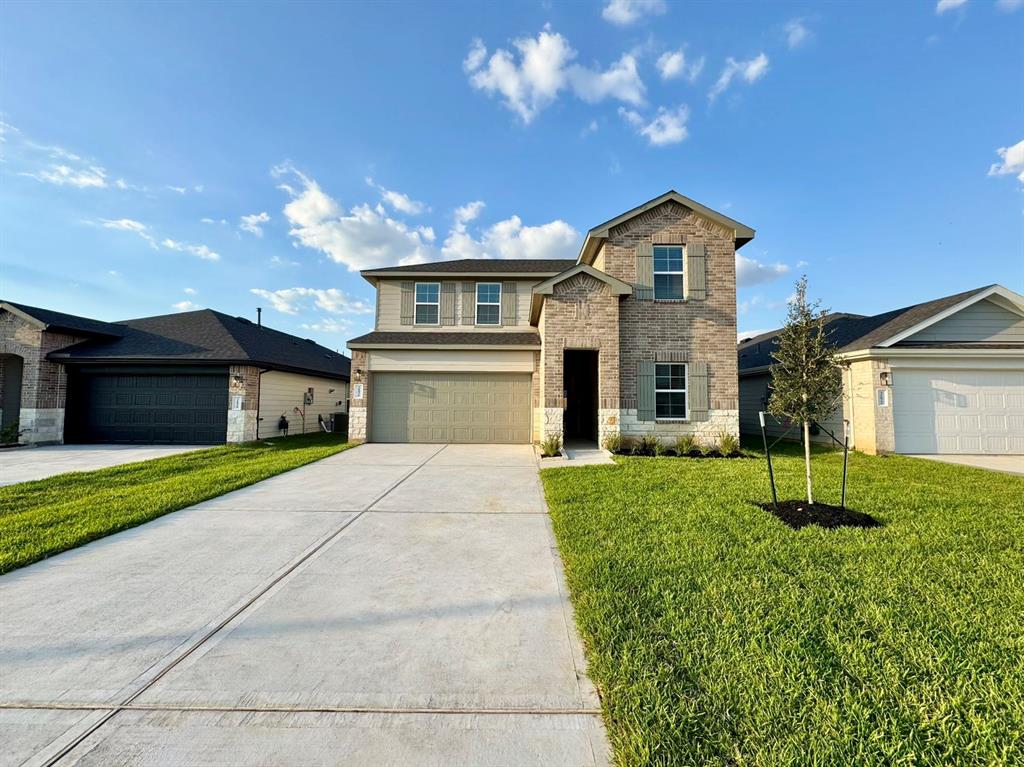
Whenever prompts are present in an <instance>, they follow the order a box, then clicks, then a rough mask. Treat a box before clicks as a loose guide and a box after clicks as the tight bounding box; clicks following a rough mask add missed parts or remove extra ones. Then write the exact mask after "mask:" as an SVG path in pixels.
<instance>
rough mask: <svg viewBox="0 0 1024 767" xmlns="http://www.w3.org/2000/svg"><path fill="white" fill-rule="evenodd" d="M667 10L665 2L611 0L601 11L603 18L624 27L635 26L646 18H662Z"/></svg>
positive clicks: (655, 0) (657, 0)
mask: <svg viewBox="0 0 1024 767" xmlns="http://www.w3.org/2000/svg"><path fill="white" fill-rule="evenodd" d="M667 10H668V6H667V5H666V4H665V0H609V2H608V4H607V5H606V6H605V7H604V8H603V9H602V10H601V17H602V18H603V19H604V20H605V21H609V22H611V23H612V24H617V25H619V26H620V27H624V26H628V25H630V24H635V23H636V22H638V21H639V20H640V19H642V18H643V17H644V16H660V15H661V14H663V13H665V11H667Z"/></svg>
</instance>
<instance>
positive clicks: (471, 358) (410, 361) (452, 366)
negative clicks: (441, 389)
mask: <svg viewBox="0 0 1024 767" xmlns="http://www.w3.org/2000/svg"><path fill="white" fill-rule="evenodd" d="M534 354H535V353H534V352H532V351H523V350H518V349H511V350H507V351H498V350H493V351H492V350H489V349H466V350H455V349H375V350H373V351H371V352H370V359H369V369H370V371H371V372H375V373H377V372H383V371H410V372H414V371H423V372H428V371H452V372H474V371H480V372H491V373H532V372H533V367H534Z"/></svg>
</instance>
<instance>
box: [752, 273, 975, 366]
mask: <svg viewBox="0 0 1024 767" xmlns="http://www.w3.org/2000/svg"><path fill="white" fill-rule="evenodd" d="M990 287H992V286H991V285H985V286H984V287H980V288H975V289H974V290H967V291H964V292H963V293H956V294H954V295H952V296H943V297H942V298H936V299H935V300H933V301H925V302H923V303H920V304H914V305H913V306H905V307H903V308H902V309H893V310H892V311H890V312H883V313H882V314H875V315H872V316H870V317H866V316H864V315H862V314H842V313H835V314H830V315H829V317H828V321H827V322H826V324H825V333H826V334H827V336H828V338H829V341H830V342H831V343H832V345H833V346H835V347H836V350H837V351H840V352H853V351H860V350H862V349H870V348H871V347H872V346H876V345H877V344H880V343H882V342H883V341H885V340H886V339H887V338H892V337H893V336H894V335H897V334H898V333H902V332H903V331H904V330H907V329H909V328H912V327H914V326H915V325H917V324H918V323H920V322H924V321H925V320H926V319H928V318H929V317H931V316H933V315H935V314H938V313H940V312H942V311H945V310H946V309H948V308H950V307H951V306H956V305H957V304H958V303H960V302H961V301H964V300H966V299H968V298H970V297H971V296H973V295H976V294H978V293H980V292H982V291H983V290H988V289H989V288H990ZM780 330H781V328H779V329H778V330H772V331H770V332H768V333H762V334H761V335H759V336H755V337H754V338H751V339H748V340H746V341H744V342H743V343H741V344H740V345H739V348H738V349H737V355H738V359H739V369H740V370H741V371H743V370H749V369H751V368H759V367H764V366H765V365H771V364H772V363H773V362H774V360H773V359H772V356H771V354H772V351H773V350H774V349H775V346H776V342H777V336H778V334H779V331H780Z"/></svg>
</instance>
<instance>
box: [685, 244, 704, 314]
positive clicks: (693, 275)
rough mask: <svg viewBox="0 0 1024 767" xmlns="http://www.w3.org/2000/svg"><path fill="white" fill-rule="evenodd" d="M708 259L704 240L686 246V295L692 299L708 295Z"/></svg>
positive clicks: (696, 299)
mask: <svg viewBox="0 0 1024 767" xmlns="http://www.w3.org/2000/svg"><path fill="white" fill-rule="evenodd" d="M707 261H708V260H707V258H706V256H705V251H704V243H703V242H694V243H691V244H690V245H687V246H686V297H687V298H688V299H689V300H691V301H703V300H704V299H705V298H707V297H708V278H707Z"/></svg>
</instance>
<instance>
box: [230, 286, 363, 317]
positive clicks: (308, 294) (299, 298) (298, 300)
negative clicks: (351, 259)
mask: <svg viewBox="0 0 1024 767" xmlns="http://www.w3.org/2000/svg"><path fill="white" fill-rule="evenodd" d="M249 292H250V293H252V294H253V295H257V296H260V297H262V298H265V299H267V300H268V301H270V303H271V305H272V306H273V307H274V308H275V309H276V310H277V311H279V312H282V313H284V314H298V313H299V311H300V310H301V309H303V308H306V307H308V306H309V305H310V304H312V305H313V306H315V307H316V308H317V309H321V310H323V311H325V312H330V313H331V314H373V305H372V304H370V303H368V302H366V301H363V300H361V299H358V298H352V297H351V296H349V295H348V294H347V293H345V292H343V291H341V290H338V289H337V288H327V289H322V288H283V289H281V290H264V289H262V288H252V289H251V290H250V291H249Z"/></svg>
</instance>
